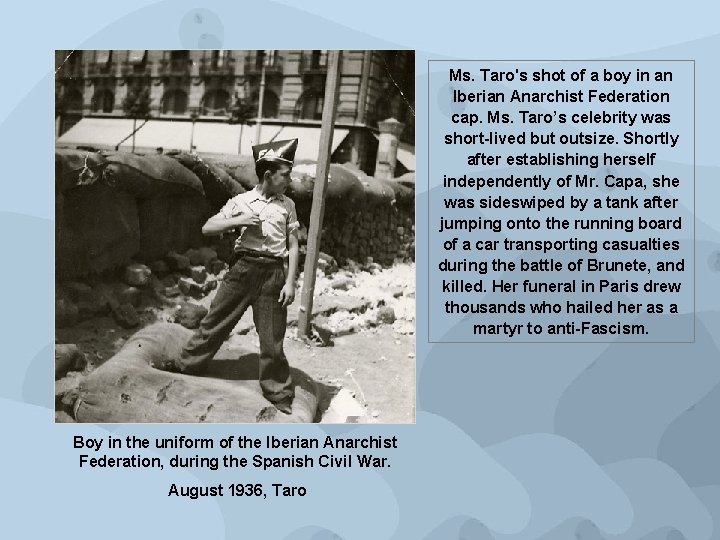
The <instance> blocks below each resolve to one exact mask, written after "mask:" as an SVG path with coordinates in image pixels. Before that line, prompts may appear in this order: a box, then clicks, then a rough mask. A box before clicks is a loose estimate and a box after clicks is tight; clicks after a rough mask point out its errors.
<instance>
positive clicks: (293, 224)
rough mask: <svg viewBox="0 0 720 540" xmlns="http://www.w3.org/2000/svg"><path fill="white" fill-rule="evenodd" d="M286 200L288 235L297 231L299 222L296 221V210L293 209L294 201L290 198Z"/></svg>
mask: <svg viewBox="0 0 720 540" xmlns="http://www.w3.org/2000/svg"><path fill="white" fill-rule="evenodd" d="M286 200H287V201H288V207H289V208H288V217H287V233H288V235H290V234H293V233H297V231H298V229H299V228H300V222H299V221H298V217H297V211H296V210H295V203H294V202H293V201H292V199H286Z"/></svg>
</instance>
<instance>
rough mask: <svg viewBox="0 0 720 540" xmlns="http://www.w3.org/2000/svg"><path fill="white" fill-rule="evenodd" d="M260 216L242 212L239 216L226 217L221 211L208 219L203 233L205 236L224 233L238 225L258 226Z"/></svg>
mask: <svg viewBox="0 0 720 540" xmlns="http://www.w3.org/2000/svg"><path fill="white" fill-rule="evenodd" d="M258 225H260V218H259V217H258V215H257V214H240V215H239V216H233V217H230V218H229V217H225V215H224V214H223V213H222V212H220V213H218V214H215V215H214V216H213V217H211V218H210V219H208V220H207V221H206V222H205V225H203V228H202V233H203V234H204V235H205V236H213V235H217V234H223V233H226V232H228V231H232V230H233V229H237V228H238V227H248V226H258Z"/></svg>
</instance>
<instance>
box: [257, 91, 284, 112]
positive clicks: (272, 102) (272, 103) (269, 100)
mask: <svg viewBox="0 0 720 540" xmlns="http://www.w3.org/2000/svg"><path fill="white" fill-rule="evenodd" d="M259 101H260V92H255V93H254V94H253V98H252V102H251V103H252V107H253V114H257V110H258V102H259ZM279 109H280V99H278V97H277V95H275V92H273V91H272V90H268V89H265V96H264V97H263V108H262V117H263V118H277V117H278V110H279Z"/></svg>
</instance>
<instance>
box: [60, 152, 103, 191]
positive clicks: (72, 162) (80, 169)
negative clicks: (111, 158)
mask: <svg viewBox="0 0 720 540" xmlns="http://www.w3.org/2000/svg"><path fill="white" fill-rule="evenodd" d="M107 163H108V162H107V160H106V159H105V158H104V157H103V156H102V155H100V154H98V153H97V152H88V151H84V150H74V149H69V148H56V149H55V191H56V192H58V193H62V192H63V191H66V190H68V189H72V188H74V187H77V186H82V185H88V184H92V183H94V182H95V181H96V180H98V179H99V178H100V177H101V176H102V174H103V170H104V169H105V167H106V166H107Z"/></svg>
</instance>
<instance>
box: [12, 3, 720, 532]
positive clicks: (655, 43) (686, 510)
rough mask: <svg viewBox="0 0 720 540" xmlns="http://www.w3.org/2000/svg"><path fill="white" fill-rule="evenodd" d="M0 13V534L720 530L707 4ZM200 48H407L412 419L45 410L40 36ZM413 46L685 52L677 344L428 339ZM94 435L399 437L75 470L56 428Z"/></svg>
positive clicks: (430, 50)
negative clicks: (183, 494)
mask: <svg viewBox="0 0 720 540" xmlns="http://www.w3.org/2000/svg"><path fill="white" fill-rule="evenodd" d="M198 13H200V14H201V15H202V16H201V21H202V22H201V23H193V22H192V21H193V20H196V18H195V15H196V14H198ZM4 20H5V26H4V32H3V36H2V38H0V39H2V44H3V46H4V47H3V50H4V51H6V54H5V56H4V60H5V63H4V69H5V73H6V74H7V77H6V79H5V84H3V99H2V100H0V118H1V119H2V120H1V121H2V124H1V125H0V146H1V147H2V148H3V151H4V155H5V164H6V165H5V175H4V185H5V190H6V193H5V196H4V197H3V199H2V209H1V213H0V219H1V220H2V223H1V224H2V230H3V238H4V239H5V242H4V248H5V249H4V253H5V255H6V256H5V257H4V260H3V264H2V266H0V268H2V270H1V272H2V273H1V274H0V276H1V277H2V280H1V282H2V283H3V300H4V308H5V309H4V310H3V315H2V324H1V325H0V328H2V337H3V343H4V345H5V346H4V351H5V353H4V355H3V356H4V358H3V362H4V369H3V377H2V378H0V413H1V414H2V420H3V423H4V426H5V430H4V433H3V452H2V461H1V462H0V473H1V477H2V478H3V488H4V489H3V501H2V508H3V519H2V520H0V535H1V536H2V537H8V538H46V537H50V536H52V537H61V538H65V537H72V538H78V539H81V538H93V539H94V538H107V539H110V538H175V539H184V538H204V539H214V538H218V539H219V538H258V539H259V538H270V539H284V538H287V539H296V540H302V539H311V538H312V539H316V540H318V539H330V538H337V537H340V538H344V539H348V540H350V539H369V538H372V539H382V538H397V539H443V540H446V539H450V538H464V539H479V538H483V539H487V538H507V539H508V540H510V539H513V540H515V539H535V538H544V539H560V538H574V537H576V536H575V535H576V534H577V535H579V536H578V537H579V538H583V539H586V538H617V539H622V540H625V539H627V540H634V539H639V538H658V539H660V538H682V537H685V538H688V539H692V540H695V539H697V540H708V539H711V538H714V539H718V538H720V477H719V476H718V471H719V470H720V464H719V462H718V456H719V455H720V437H719V436H718V430H717V419H718V417H719V416H720V415H719V414H718V413H720V391H719V388H720V354H719V351H718V347H720V313H719V308H720V306H718V303H719V302H720V296H719V295H718V282H719V280H720V234H719V233H720V213H718V211H717V206H718V204H717V201H718V198H719V197H718V195H719V194H718V191H719V190H718V187H717V185H718V184H717V178H718V167H719V165H720V153H719V152H718V151H717V148H718V137H717V126H718V125H720V122H719V120H720V114H719V113H720V108H719V107H718V105H717V99H718V98H717V96H718V91H717V89H718V87H720V77H719V76H718V53H719V52H720V23H719V21H720V18H719V17H718V10H717V7H716V3H712V2H702V3H700V2H691V1H686V2H627V1H624V2H615V1H608V2H603V3H601V4H590V3H584V2H557V1H556V2H552V1H550V2H537V3H535V2H524V3H523V2H505V3H499V2H498V3H486V4H478V3H476V2H466V3H450V2H443V3H434V4H433V3H431V4H425V5H422V6H420V5H419V4H415V3H413V4H411V3H408V2H404V3H400V2H397V3H392V2H386V1H384V2H378V1H375V0H367V1H365V2H362V3H361V4H349V3H348V4H339V3H337V2H330V1H318V2H312V3H311V2H301V1H300V0H293V1H287V2H263V1H256V2H237V3H232V4H231V3H229V2H212V1H211V2H205V3H203V5H202V6H200V5H199V4H198V3H195V2H186V1H177V2H169V1H166V2H144V1H138V0H128V1H126V2H122V3H107V4H105V3H102V4H98V3H97V2H89V1H80V2H64V3H60V4H45V3H40V2H17V3H12V4H10V5H8V6H6V8H5V9H4ZM265 21H267V26H265V25H264V24H263V23H264V22H265ZM216 46H221V47H223V48H229V49H232V48H238V49H243V48H260V49H264V48H277V49H281V48H293V49H311V48H332V47H336V48H359V49H373V48H398V47H401V48H415V49H417V98H416V110H417V119H416V133H417V134H418V135H417V146H416V152H417V156H418V158H419V159H418V171H417V175H418V186H419V188H420V190H419V192H418V203H417V204H418V206H417V207H418V209H419V212H418V216H417V230H418V241H417V246H418V251H417V261H418V264H417V267H418V276H417V278H418V291H417V301H418V314H417V322H418V332H419V334H418V340H417V367H418V371H417V379H418V380H417V382H418V391H417V396H418V414H417V424H416V425H414V426H397V427H396V426H378V427H374V426H338V427H331V428H326V427H324V426H317V425H313V426H304V427H291V426H281V427H270V426H217V425H215V426H193V425H184V426H172V425H168V426H93V425H55V424H54V423H53V398H52V396H53V381H52V375H53V369H52V364H53V353H52V350H53V348H52V343H53V280H54V272H53V265H54V258H53V238H54V235H53V222H52V219H53V208H54V201H53V197H54V189H53V174H54V168H53V156H52V150H51V149H52V147H53V142H54V141H53V135H54V133H53V131H54V122H53V106H54V99H53V94H54V85H53V73H52V71H53V50H54V49H69V48H75V47H77V48H88V49H94V48H99V49H108V48H119V49H129V48H133V49H134V48H158V49H165V48H193V47H200V48H204V47H216ZM429 58H438V59H442V58H444V59H453V58H470V59H472V58H489V59H514V58H543V59H548V58H564V59H622V58H627V59H632V58H636V59H654V58H656V59H665V58H678V59H695V60H696V66H695V68H696V110H697V115H696V157H697V176H696V194H697V205H696V216H695V217H696V220H697V221H696V238H697V246H696V248H697V250H696V278H697V295H696V311H697V316H696V321H695V330H696V332H695V334H696V340H695V343H692V344H670V345H667V344H664V345H659V344H619V343H613V344H566V345H557V344H543V345H523V344H513V345H505V344H486V345H461V344H437V345H434V346H430V345H429V344H428V343H427V337H428V336H427V333H426V331H427V330H426V329H427V328H428V322H429V321H428V313H427V303H428V297H427V283H428V276H427V264H426V262H427V245H428V243H427V240H428V239H427V237H426V231H427V225H428V223H427V216H426V209H427V203H428V193H427V192H425V191H423V186H426V185H427V170H426V167H427V160H426V159H425V156H426V155H427V153H426V152H427V137H426V133H427V110H428V109H427V106H428V95H427V88H428V84H427V83H428V80H427V65H428V64H427V60H428V59H429ZM685 316H686V317H692V315H685ZM109 433H115V434H117V435H118V436H124V435H126V434H137V435H139V436H145V437H155V436H171V435H176V434H178V435H179V434H185V435H188V436H216V437H220V436H225V435H228V434H234V435H240V434H244V433H247V434H252V435H255V436H264V435H265V434H268V433H275V434H277V435H280V436H282V435H285V436H294V435H303V436H321V435H323V434H325V433H331V434H353V435H355V434H356V435H358V436H360V435H364V434H385V435H397V436H398V437H399V441H400V449H399V450H398V451H395V452H393V453H389V452H385V453H383V452H379V454H382V455H388V456H391V459H392V462H391V463H392V467H391V468H390V469H387V470H384V471H369V472H368V471H361V470H359V469H356V468H354V469H348V470H320V469H318V470H312V471H304V470H290V471H287V472H282V471H280V472H277V473H272V474H261V473H259V472H257V471H254V470H248V471H246V472H244V473H240V474H238V473H237V472H235V471H225V472H222V473H221V472H217V473H215V472H212V471H196V472H194V473H193V472H186V471H172V470H168V469H167V468H166V470H165V471H163V472H162V473H155V472H150V471H146V472H142V471H134V472H133V471H126V472H120V471H104V472H103V471H88V470H79V469H78V468H77V467H76V463H77V458H76V454H77V453H76V451H74V450H73V449H72V447H71V446H72V436H73V435H75V434H81V435H85V436H95V437H100V436H105V435H107V434H109ZM167 457H169V456H167V455H166V459H167ZM173 481H177V482H178V483H192V482H200V483H206V484H213V483H218V482H223V483H227V482H230V481H263V482H265V483H271V482H273V481H285V482H287V483H304V484H305V485H306V486H307V488H308V490H309V492H310V495H309V496H308V498H306V500H285V501H283V500H275V501H270V500H267V501H247V500H235V499H232V498H223V499H213V500H207V501H183V500H174V499H169V498H167V497H165V495H164V493H165V489H167V486H168V485H169V484H170V483H171V482H173Z"/></svg>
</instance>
